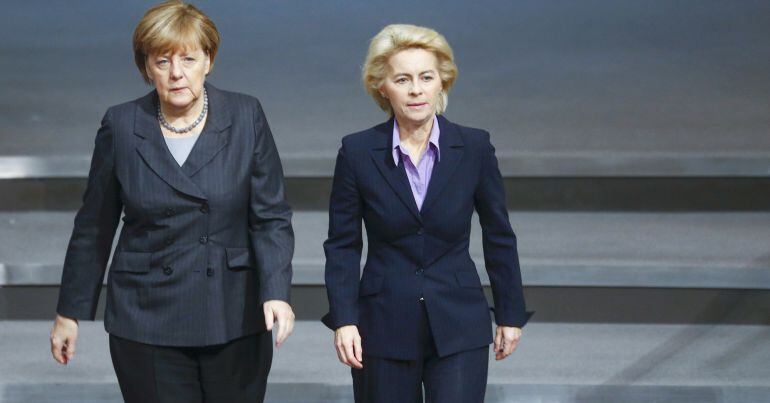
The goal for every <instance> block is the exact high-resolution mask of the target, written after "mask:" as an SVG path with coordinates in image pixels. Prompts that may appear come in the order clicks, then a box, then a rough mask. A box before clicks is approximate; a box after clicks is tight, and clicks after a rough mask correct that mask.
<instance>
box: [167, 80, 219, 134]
mask: <svg viewBox="0 0 770 403" xmlns="http://www.w3.org/2000/svg"><path fill="white" fill-rule="evenodd" d="M208 111H209V96H208V94H207V93H206V88H203V110H202V111H201V114H200V115H198V118H197V119H195V122H193V123H192V124H191V125H190V126H187V127H183V128H181V129H178V128H176V127H174V126H171V124H170V123H168V121H166V118H165V117H164V116H163V112H161V111H160V102H158V122H160V124H161V125H162V126H163V127H165V128H166V129H168V130H170V131H172V132H174V133H177V134H182V133H187V132H189V131H191V130H192V129H195V127H196V126H198V125H199V124H200V123H201V122H202V121H203V118H205V117H206V113H207V112H208Z"/></svg>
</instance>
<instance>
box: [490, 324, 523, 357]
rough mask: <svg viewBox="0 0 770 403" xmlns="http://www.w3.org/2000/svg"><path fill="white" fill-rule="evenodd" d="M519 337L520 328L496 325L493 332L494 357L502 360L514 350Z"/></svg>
mask: <svg viewBox="0 0 770 403" xmlns="http://www.w3.org/2000/svg"><path fill="white" fill-rule="evenodd" d="M520 338H521V328H519V327H512V326H498V327H497V331H496V332H495V359H496V360H498V361H499V360H502V359H504V358H505V357H508V356H509V355H511V354H512V353H513V350H516V346H518V345H519V339H520Z"/></svg>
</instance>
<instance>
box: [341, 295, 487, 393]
mask: <svg viewBox="0 0 770 403" xmlns="http://www.w3.org/2000/svg"><path fill="white" fill-rule="evenodd" d="M421 305H422V304H421ZM421 308H422V309H421V312H422V315H421V319H422V320H421V326H420V328H419V329H416V331H419V332H420V337H421V339H422V354H421V355H422V359H420V360H415V361H403V360H392V359H388V358H380V357H372V356H368V355H366V351H364V361H363V365H364V368H363V369H355V368H354V369H352V374H353V394H354V396H355V401H356V403H393V402H398V403H422V402H423V386H424V388H425V400H426V401H427V402H428V403H482V402H483V401H484V394H485V392H486V388H487V370H488V366H489V346H484V347H481V348H477V349H473V350H468V351H462V352H459V353H457V354H452V355H449V356H445V357H439V356H438V354H437V352H436V346H435V343H434V342H433V334H432V333H431V330H430V326H429V325H428V316H427V312H426V311H425V307H424V305H423V306H422V307H421Z"/></svg>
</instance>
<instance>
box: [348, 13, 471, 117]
mask: <svg viewBox="0 0 770 403" xmlns="http://www.w3.org/2000/svg"><path fill="white" fill-rule="evenodd" d="M414 48H417V49H425V50H427V51H430V52H432V53H433V54H434V55H436V59H438V74H439V77H440V78H441V86H442V90H441V93H440V94H439V100H438V104H437V105H436V113H438V114H442V113H444V111H445V110H446V107H447V102H448V101H449V99H448V96H447V93H448V92H449V89H450V88H452V85H453V84H454V82H455V79H456V78H457V66H456V65H455V62H454V55H453V53H452V48H451V47H450V46H449V43H448V42H447V40H446V38H444V36H443V35H441V34H439V33H438V32H436V31H434V30H432V29H430V28H426V27H420V26H416V25H408V24H391V25H388V26H386V27H385V28H383V29H382V31H380V32H379V33H378V34H377V35H375V36H374V38H372V41H371V43H370V44H369V52H368V53H367V54H366V60H365V61H364V67H363V74H362V75H363V81H364V88H366V92H368V93H369V95H371V96H372V98H374V101H375V102H377V105H379V106H380V108H382V110H384V111H385V112H388V113H389V114H390V115H393V108H392V107H391V106H390V101H388V99H387V98H385V97H383V96H382V94H381V93H380V87H381V86H382V84H383V83H384V81H385V76H386V75H387V72H388V59H390V57H391V56H393V55H394V54H396V53H398V52H400V51H402V50H406V49H414Z"/></svg>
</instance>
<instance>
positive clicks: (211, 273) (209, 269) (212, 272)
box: [206, 267, 214, 277]
mask: <svg viewBox="0 0 770 403" xmlns="http://www.w3.org/2000/svg"><path fill="white" fill-rule="evenodd" d="M206 275H207V276H209V277H211V276H213V275H214V269H213V268H211V267H207V268H206Z"/></svg>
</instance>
